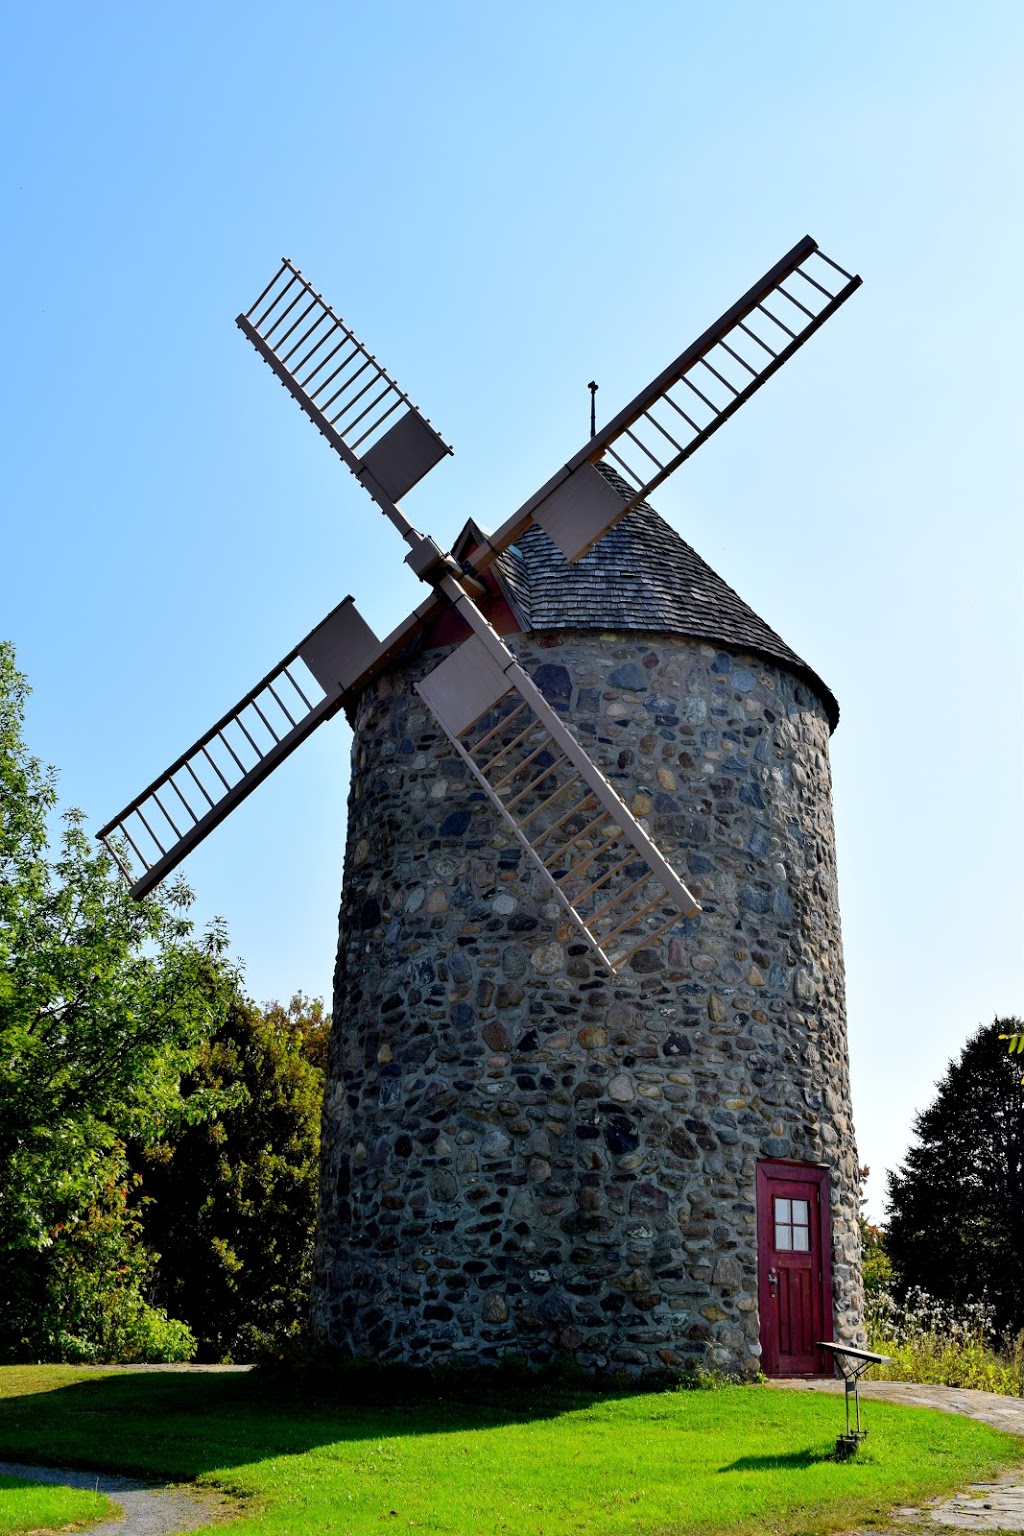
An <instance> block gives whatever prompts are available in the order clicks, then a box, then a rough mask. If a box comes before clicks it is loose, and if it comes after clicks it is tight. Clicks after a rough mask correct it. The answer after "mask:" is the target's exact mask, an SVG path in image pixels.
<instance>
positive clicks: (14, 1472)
mask: <svg viewBox="0 0 1024 1536" xmlns="http://www.w3.org/2000/svg"><path fill="white" fill-rule="evenodd" d="M0 1474H2V1475H3V1476H5V1477H24V1478H30V1479H31V1480H32V1481H33V1482H37V1483H59V1484H60V1485H61V1487H63V1488H88V1489H89V1490H90V1491H92V1490H98V1491H99V1492H100V1493H105V1494H107V1496H108V1497H109V1498H111V1499H113V1500H114V1503H115V1504H120V1506H121V1509H122V1510H123V1514H121V1515H120V1516H119V1517H117V1518H116V1519H113V1520H103V1521H101V1522H100V1524H99V1525H91V1526H90V1527H89V1533H88V1536H176V1533H177V1532H178V1531H193V1530H195V1528H196V1526H198V1525H208V1524H209V1523H210V1521H211V1520H216V1519H217V1518H218V1517H219V1516H220V1515H221V1514H222V1513H223V1510H224V1501H223V1500H222V1499H221V1498H219V1497H218V1496H217V1495H216V1494H203V1493H198V1492H195V1491H192V1490H187V1489H184V1488H161V1487H158V1486H154V1484H152V1483H147V1482H143V1480H142V1479H141V1478H138V1477H115V1476H114V1475H113V1473H109V1472H72V1471H70V1470H69V1469H68V1468H67V1467H31V1466H26V1465H25V1464H23V1463H22V1462H18V1461H0Z"/></svg>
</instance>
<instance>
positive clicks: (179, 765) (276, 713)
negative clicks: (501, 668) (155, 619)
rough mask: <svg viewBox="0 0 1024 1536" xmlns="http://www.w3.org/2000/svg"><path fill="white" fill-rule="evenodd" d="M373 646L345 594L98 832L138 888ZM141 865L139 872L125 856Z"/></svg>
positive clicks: (348, 684) (365, 671)
mask: <svg viewBox="0 0 1024 1536" xmlns="http://www.w3.org/2000/svg"><path fill="white" fill-rule="evenodd" d="M386 649H387V642H385V646H383V647H382V646H381V644H380V642H379V641H378V640H377V637H376V636H375V635H374V633H373V631H372V630H371V629H370V627H369V625H368V624H367V623H366V622H365V620H364V619H363V618H362V617H361V616H360V614H359V612H358V611H357V609H356V607H355V604H354V603H353V601H352V599H351V598H350V597H346V598H345V600H344V601H343V602H342V603H339V605H338V607H337V608H335V609H333V610H332V612H331V613H329V614H328V615H327V617H326V618H325V619H323V620H322V621H321V622H320V623H319V624H318V625H317V626H316V628H315V629H314V630H312V631H311V632H310V633H309V634H308V635H307V636H306V638H305V639H304V640H302V641H300V642H299V644H298V645H297V646H295V647H294V649H293V650H291V651H289V652H288V654H287V656H285V657H284V658H283V660H281V661H279V662H278V663H277V666H276V667H273V668H271V670H270V671H269V672H268V673H267V675H266V677H264V678H262V679H261V681H260V682H258V683H257V684H256V686H255V688H251V689H250V690H249V692H248V693H247V694H246V695H245V697H244V698H242V699H240V700H239V702H238V703H237V704H236V705H235V707H234V708H233V709H230V710H228V712H227V714H226V715H223V716H222V717H221V718H220V719H219V720H218V721H217V723H216V725H214V726H213V727H211V729H210V730H208V731H207V732H206V733H205V735H203V736H200V738H199V740H198V741H197V742H195V743H194V744H193V745H192V746H191V747H189V749H188V751H187V752H183V753H182V755H181V757H179V758H177V759H176V761H175V762H173V763H172V764H171V766H170V767H169V768H168V769H167V770H166V772H164V773H162V774H161V775H160V777H159V778H157V779H154V780H153V782H152V784H150V785H149V786H148V788H146V789H144V790H143V792H142V794H141V795H137V796H136V797H135V799H134V800H132V801H130V802H129V804H128V805H126V806H125V808H124V810H123V811H121V812H120V813H119V814H118V815H117V816H115V817H114V818H113V820H112V821H110V822H108V823H107V825H106V826H105V827H103V828H102V829H101V830H100V832H99V837H100V839H101V840H102V842H103V843H104V844H105V846H106V847H107V849H108V850H109V852H110V853H111V854H112V855H113V856H114V858H115V859H116V860H117V862H118V864H119V865H120V866H121V868H122V870H123V871H124V873H125V874H126V875H127V877H128V879H129V880H130V881H131V882H132V895H133V896H134V897H135V898H136V900H138V899H139V898H141V897H142V896H145V895H148V893H149V892H150V891H151V890H152V889H153V887H154V886H155V885H156V884H157V883H158V882H159V881H160V880H162V879H163V878H164V876H165V875H166V874H168V873H169V872H170V871H171V870H172V869H174V868H175V866H176V865H177V864H180V863H181V861H182V859H183V858H185V856H186V854H188V853H191V851H192V849H193V848H195V847H196V846H197V845H198V844H199V843H201V842H202V840H203V838H204V837H206V836H207V834H208V833H209V832H212V831H213V829H214V827H216V826H217V825H218V824H219V823H220V822H222V821H223V820H224V818H225V816H227V815H228V813H229V812H230V811H232V810H234V808H235V806H236V805H238V804H239V803H240V802H241V801H242V800H244V799H245V797H246V796H247V795H250V794H251V793H252V791H253V790H254V789H255V788H256V786H257V784H260V783H262V782H263V780H264V779H265V778H266V777H267V776H268V774H270V773H272V772H273V770H274V769H275V768H276V767H277V766H278V764H279V763H282V762H283V761H284V759H285V758H286V757H288V756H289V755H290V753H292V752H294V750H295V748H296V747H297V746H298V745H299V744H300V743H301V742H303V741H305V739H306V737H307V736H309V735H311V734H312V732H313V731H315V730H316V728H317V726H318V725H322V724H323V722H324V721H325V720H329V719H330V718H331V717H332V716H333V715H336V714H337V713H338V711H339V709H341V708H342V706H343V704H344V702H345V699H346V696H347V695H348V693H349V692H350V691H351V689H352V687H353V686H354V685H355V684H356V683H360V684H361V683H362V682H363V681H364V680H365V678H366V677H367V676H368V675H369V672H370V669H371V667H372V664H373V662H375V661H377V660H378V659H379V658H381V657H382V656H383V655H384V654H385V652H386ZM136 864H138V865H139V866H141V870H142V873H141V874H139V873H138V871H137V869H136V867H135V865H136Z"/></svg>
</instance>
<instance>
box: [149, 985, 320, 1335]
mask: <svg viewBox="0 0 1024 1536" xmlns="http://www.w3.org/2000/svg"><path fill="white" fill-rule="evenodd" d="M326 1031H327V1021H326V1020H325V1018H324V1014H323V1007H322V1004H321V1003H320V1002H319V1001H312V1002H311V1001H310V1000H309V999H307V998H304V997H303V996H302V995H301V994H299V995H297V996H296V997H295V998H293V999H292V1002H291V1005H290V1006H289V1007H288V1008H283V1007H282V1006H281V1004H280V1003H273V1004H268V1005H267V1007H266V1008H265V1009H263V1010H261V1009H259V1008H257V1007H256V1006H255V1004H253V1003H250V1002H248V1001H246V1000H245V999H243V998H237V999H236V1000H235V1001H234V1002H233V1003H232V1004H231V1006H230V1008H229V1009H228V1013H227V1017H226V1019H225V1020H224V1023H223V1024H222V1025H221V1027H220V1028H219V1029H218V1030H217V1032H216V1034H214V1035H213V1036H212V1037H211V1038H210V1039H209V1040H207V1041H205V1042H204V1043H203V1044H202V1046H201V1047H200V1049H199V1052H198V1055H197V1058H196V1061H195V1063H194V1065H193V1066H192V1067H191V1068H190V1070H189V1071H188V1072H187V1073H185V1075H184V1077H183V1079H182V1083H181V1092H182V1095H183V1096H184V1098H185V1100H186V1102H187V1101H188V1100H189V1099H190V1098H191V1097H193V1096H195V1095H203V1096H205V1097H207V1098H210V1097H211V1096H213V1097H214V1098H215V1099H216V1101H217V1102H218V1103H219V1105H220V1108H219V1109H218V1110H217V1111H216V1113H215V1114H214V1115H212V1116H211V1117H210V1118H206V1119H202V1120H198V1119H196V1118H193V1121H192V1123H190V1124H189V1123H184V1124H182V1125H181V1126H180V1127H179V1128H178V1129H177V1130H172V1131H170V1132H169V1134H167V1135H166V1136H164V1137H163V1138H162V1139H161V1140H160V1141H159V1142H156V1143H153V1144H151V1145H148V1146H144V1147H140V1148H139V1149H138V1151H137V1153H136V1155H135V1158H134V1159H133V1161H134V1163H135V1166H136V1168H137V1169H138V1171H139V1173H140V1175H141V1192H142V1196H143V1200H142V1205H141V1209H140V1215H141V1220H142V1224H143V1231H144V1233H145V1237H146V1240H147V1242H148V1243H149V1244H150V1245H151V1246H152V1247H153V1248H154V1249H155V1250H157V1251H158V1252H159V1254H160V1259H159V1261H158V1263H157V1265H156V1269H155V1272H154V1277H153V1294H154V1296H155V1297H156V1298H157V1299H158V1300H159V1301H160V1302H161V1303H162V1304H163V1305H164V1306H165V1307H166V1308H167V1309H168V1310H169V1311H170V1312H171V1313H172V1315H173V1316H175V1317H179V1318H182V1319H184V1320H185V1321H186V1322H187V1323H188V1325H189V1327H190V1328H191V1329H192V1331H193V1332H194V1334H195V1336H196V1339H197V1340H198V1344H199V1351H200V1356H201V1358H203V1359H207V1360H223V1359H225V1358H227V1359H236V1360H251V1359H253V1358H258V1357H260V1356H266V1355H280V1354H282V1353H285V1352H287V1351H288V1350H289V1348H290V1347H292V1346H294V1344H296V1343H297V1342H299V1341H300V1340H301V1339H303V1338H304V1336H305V1329H306V1316H307V1312H308V1307H309V1286H310V1276H311V1269H312V1259H313V1240H314V1235H315V1227H316V1206H317V1184H318V1169H319V1145H320V1108H321V1103H322V1099H323V1082H324V1074H323V1067H322V1059H323V1052H324V1042H325V1037H326Z"/></svg>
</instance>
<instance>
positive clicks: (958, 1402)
mask: <svg viewBox="0 0 1024 1536" xmlns="http://www.w3.org/2000/svg"><path fill="white" fill-rule="evenodd" d="M772 1386H774V1387H782V1388H783V1389H784V1390H786V1391H791V1392H829V1393H834V1394H837V1395H838V1396H840V1397H841V1396H842V1394H843V1383H842V1382H841V1381H826V1380H817V1381H801V1380H796V1379H794V1380H782V1381H773V1382H772ZM860 1396H861V1401H862V1402H864V1403H870V1402H872V1401H874V1402H882V1403H905V1404H906V1405H907V1407H909V1408H941V1409H943V1411H944V1412H946V1413H962V1414H964V1415H965V1416H966V1417H967V1418H969V1419H980V1420H981V1422H982V1423H983V1424H991V1425H992V1427H993V1429H1003V1430H1005V1431H1006V1432H1007V1434H1010V1435H1020V1436H1022V1437H1024V1398H1021V1397H1003V1396H1002V1395H1001V1394H1000V1393H998V1392H976V1391H975V1390H974V1389H973V1388H971V1387H931V1386H921V1385H919V1384H918V1383H916V1382H910V1381H862V1382H861V1386H860ZM893 1516H894V1517H895V1518H896V1519H897V1520H915V1521H920V1522H923V1523H924V1524H927V1525H945V1526H952V1527H954V1528H955V1529H957V1530H962V1531H964V1530H983V1531H1024V1469H1022V1468H1020V1467H1017V1468H1015V1469H1014V1470H1013V1471H1010V1472H1004V1473H1003V1474H1002V1476H1001V1477H998V1478H996V1479H995V1481H994V1482H991V1483H971V1485H970V1487H969V1488H966V1489H965V1490H964V1492H963V1493H956V1494H954V1495H953V1497H952V1498H951V1499H936V1500H934V1501H933V1502H931V1503H929V1504H927V1505H925V1506H924V1507H923V1508H921V1509H894V1510H893Z"/></svg>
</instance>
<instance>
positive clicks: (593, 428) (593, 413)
mask: <svg viewBox="0 0 1024 1536" xmlns="http://www.w3.org/2000/svg"><path fill="white" fill-rule="evenodd" d="M587 388H588V389H589V390H590V435H591V437H596V436H597V385H596V384H595V383H594V380H593V379H591V381H590V383H589V384H588V385H587Z"/></svg>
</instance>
